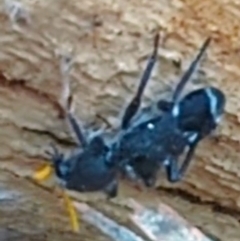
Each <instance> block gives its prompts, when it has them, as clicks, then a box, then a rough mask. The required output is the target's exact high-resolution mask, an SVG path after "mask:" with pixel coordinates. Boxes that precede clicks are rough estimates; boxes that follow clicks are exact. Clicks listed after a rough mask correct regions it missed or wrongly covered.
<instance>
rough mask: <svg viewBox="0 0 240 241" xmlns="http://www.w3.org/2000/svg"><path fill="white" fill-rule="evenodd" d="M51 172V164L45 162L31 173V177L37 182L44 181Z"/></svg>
mask: <svg viewBox="0 0 240 241" xmlns="http://www.w3.org/2000/svg"><path fill="white" fill-rule="evenodd" d="M52 173H53V169H52V167H51V165H49V164H45V165H44V166H43V167H41V168H40V169H39V170H37V171H36V172H35V173H34V174H33V179H34V180H36V181H39V182H41V181H45V180H47V179H48V178H50V176H51V174H52Z"/></svg>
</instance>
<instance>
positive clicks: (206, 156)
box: [0, 0, 240, 240]
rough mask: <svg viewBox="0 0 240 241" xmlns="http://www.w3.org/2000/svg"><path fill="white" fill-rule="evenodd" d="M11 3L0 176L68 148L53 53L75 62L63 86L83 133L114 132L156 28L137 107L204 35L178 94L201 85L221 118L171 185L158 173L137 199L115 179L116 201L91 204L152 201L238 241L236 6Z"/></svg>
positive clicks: (3, 35) (194, 1)
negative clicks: (196, 63)
mask: <svg viewBox="0 0 240 241" xmlns="http://www.w3.org/2000/svg"><path fill="white" fill-rule="evenodd" d="M18 3H19V2H17V3H16V2H15V1H10V0H9V1H7V0H6V1H3V0H1V1H0V4H1V5H0V7H1V9H0V18H1V25H0V73H1V76H0V125H1V128H0V136H1V138H0V159H1V162H0V168H1V169H2V170H5V172H10V173H11V174H6V173H5V174H3V176H4V175H13V174H14V175H19V176H21V177H24V176H26V175H29V174H31V173H32V171H33V170H34V168H36V167H37V166H38V165H39V164H40V163H41V161H42V160H45V159H46V156H45V155H44V151H45V150H46V148H47V147H48V144H49V143H50V142H55V143H57V144H58V145H59V146H61V147H62V148H65V149H66V150H69V148H70V147H73V146H74V141H73V138H72V136H71V133H70V132H69V129H68V126H67V124H66V122H65V120H64V119H63V118H62V117H61V108H60V107H59V104H58V102H59V98H60V95H61V86H62V75H61V69H60V58H61V56H65V57H67V58H69V57H70V58H72V59H73V60H74V63H73V65H72V68H71V71H70V80H71V91H72V93H73V95H74V106H75V114H76V116H77V117H78V118H79V119H80V120H81V121H82V123H83V125H84V126H85V127H86V128H98V129H100V128H102V127H104V128H108V129H109V130H112V129H115V130H116V129H117V128H118V126H119V120H120V119H119V117H120V114H121V113H122V110H123V108H124V107H125V106H126V103H127V101H128V100H130V98H131V97H132V95H133V93H134V91H135V90H136V87H137V85H138V81H139V78H140V75H141V73H142V71H143V68H144V67H145V65H146V61H147V58H148V56H149V54H150V53H151V50H152V40H153V36H154V33H155V32H156V31H159V32H161V33H164V35H165V41H164V43H163V45H162V46H161V49H160V53H159V58H158V64H157V66H156V68H155V69H154V73H153V76H152V79H151V81H150V82H149V85H148V87H147V89H146V91H145V97H144V103H143V106H146V105H149V104H150V103H151V102H154V101H156V100H157V99H160V98H161V97H166V96H169V95H170V94H171V90H172V89H173V86H175V85H176V83H177V81H178V79H179V77H180V76H181V74H182V73H183V71H184V70H186V68H187V67H188V65H189V63H190V62H191V60H192V59H193V57H194V56H195V54H196V52H197V50H198V48H199V47H200V46H201V44H202V43H203V41H204V40H205V39H206V38H207V37H208V36H211V37H212V38H213V41H212V43H211V46H210V48H209V49H208V51H207V55H206V57H205V58H204V60H203V62H202V64H201V67H200V71H198V73H197V75H196V77H195V79H194V80H193V82H192V83H191V84H189V86H188V87H187V88H186V89H187V90H191V89H194V88H198V87H199V86H204V85H206V84H210V85H213V86H216V87H219V88H221V89H222V90H223V91H224V93H225V94H226V97H227V107H226V113H225V117H224V120H223V122H222V123H221V125H220V126H219V128H218V130H217V131H216V133H215V134H214V135H213V136H212V137H209V138H208V139H206V140H204V141H203V142H202V143H201V145H200V147H199V148H198V150H197V153H196V156H195V157H194V159H195V160H194V162H193V163H192V165H191V168H190V170H189V172H188V173H187V175H186V176H185V177H184V180H183V181H182V182H181V183H178V184H174V185H172V184H169V183H167V182H166V181H164V174H162V175H161V177H160V180H159V188H158V189H157V190H155V191H144V192H142V193H139V192H137V191H135V190H134V189H133V188H131V187H130V186H129V184H126V183H123V184H122V186H121V188H120V197H119V198H118V199H117V200H116V201H114V202H116V203H115V204H113V203H111V204H109V203H108V204H107V203H106V202H104V201H103V202H98V203H95V204H92V205H97V206H99V208H101V209H104V208H106V209H107V210H108V211H109V212H110V213H111V212H112V213H114V212H115V211H116V212H117V211H118V210H121V204H120V203H121V202H122V201H123V200H124V198H125V197H129V196H132V197H134V198H138V200H141V201H142V202H148V203H149V204H151V203H154V202H156V200H158V199H159V200H163V201H164V202H166V203H168V204H170V205H171V206H173V207H174V208H175V209H176V210H178V211H179V212H180V213H181V214H182V215H184V216H185V217H186V218H187V219H188V220H190V221H191V222H192V223H193V224H196V225H199V226H201V227H204V228H205V229H207V230H208V231H210V232H212V233H214V234H216V235H218V236H220V237H222V239H223V240H239V237H240V231H239V221H240V171H239V170H240V152H239V150H240V147H239V141H240V135H239V133H240V129H239V113H240V112H239V109H240V104H239V103H240V101H239V93H240V83H239V79H240V71H239V70H238V66H239V65H240V44H239V43H240V41H239V40H240V36H239V35H240V27H239V26H240V25H239V21H240V5H239V3H238V2H237V1H234V0H229V1H223V0H201V1H200V0H186V1H182V0H173V1H167V0H160V1H157V0H152V1H145V0H115V1H110V0H103V1H92V0H83V1H67V0H51V1H47V0H42V1H30V0H22V1H21V2H20V3H21V4H18ZM14 11H15V14H14ZM8 183H11V181H9V182H8ZM7 185H10V184H7ZM23 186H24V184H23ZM35 188H36V190H38V189H39V187H35ZM39 192H40V191H39ZM151 197H152V198H151ZM80 198H81V199H82V198H83V197H82V195H81V197H80ZM48 199H49V202H50V200H51V198H50V197H48ZM150 199H151V200H150ZM116 204H117V205H116ZM107 205H108V207H107ZM118 218H120V219H121V216H120V217H118ZM51 240H53V239H51ZM86 240H87V239H86ZM99 240H100V239H99Z"/></svg>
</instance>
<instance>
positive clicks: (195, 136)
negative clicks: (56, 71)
mask: <svg viewBox="0 0 240 241" xmlns="http://www.w3.org/2000/svg"><path fill="white" fill-rule="evenodd" d="M184 136H187V137H188V141H190V142H191V143H193V142H194V141H195V140H196V139H197V137H198V133H192V134H191V133H189V132H185V133H184Z"/></svg>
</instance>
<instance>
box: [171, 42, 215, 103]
mask: <svg viewBox="0 0 240 241" xmlns="http://www.w3.org/2000/svg"><path fill="white" fill-rule="evenodd" d="M210 42H211V38H210V37H209V38H207V39H206V40H205V41H204V43H203V45H202V47H201V48H200V49H199V52H198V54H197V56H196V57H195V59H194V60H193V61H192V63H191V64H190V66H189V68H188V69H187V71H186V72H185V73H184V75H183V76H182V78H181V80H180V82H179V84H178V85H177V87H176V89H175V91H174V94H173V103H175V102H177V101H178V98H179V96H180V94H181V92H182V90H183V88H184V86H185V85H186V83H187V81H188V80H189V79H190V77H191V76H192V74H193V73H194V71H195V70H196V68H197V65H198V63H199V61H200V60H201V58H202V56H203V54H204V53H205V51H206V49H207V47H208V46H209V44H210Z"/></svg>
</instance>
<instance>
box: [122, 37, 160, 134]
mask: <svg viewBox="0 0 240 241" xmlns="http://www.w3.org/2000/svg"><path fill="white" fill-rule="evenodd" d="M158 42H159V34H157V35H156V37H155V39H154V49H153V53H152V55H151V57H150V58H149V60H148V63H147V66H146V68H145V70H144V72H143V75H142V78H141V80H140V84H139V86H138V90H137V93H136V95H135V96H134V97H133V99H132V101H131V102H130V104H129V105H128V106H127V108H126V110H125V112H124V115H123V118H122V123H121V128H122V129H126V128H127V127H128V125H129V123H130V121H131V119H132V118H133V116H134V115H135V114H136V113H137V111H138V109H139V106H140V104H141V98H142V95H143V91H144V89H145V87H146V85H147V82H148V80H149V78H150V75H151V73H152V70H153V67H154V65H155V63H156V59H157V54H158Z"/></svg>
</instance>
